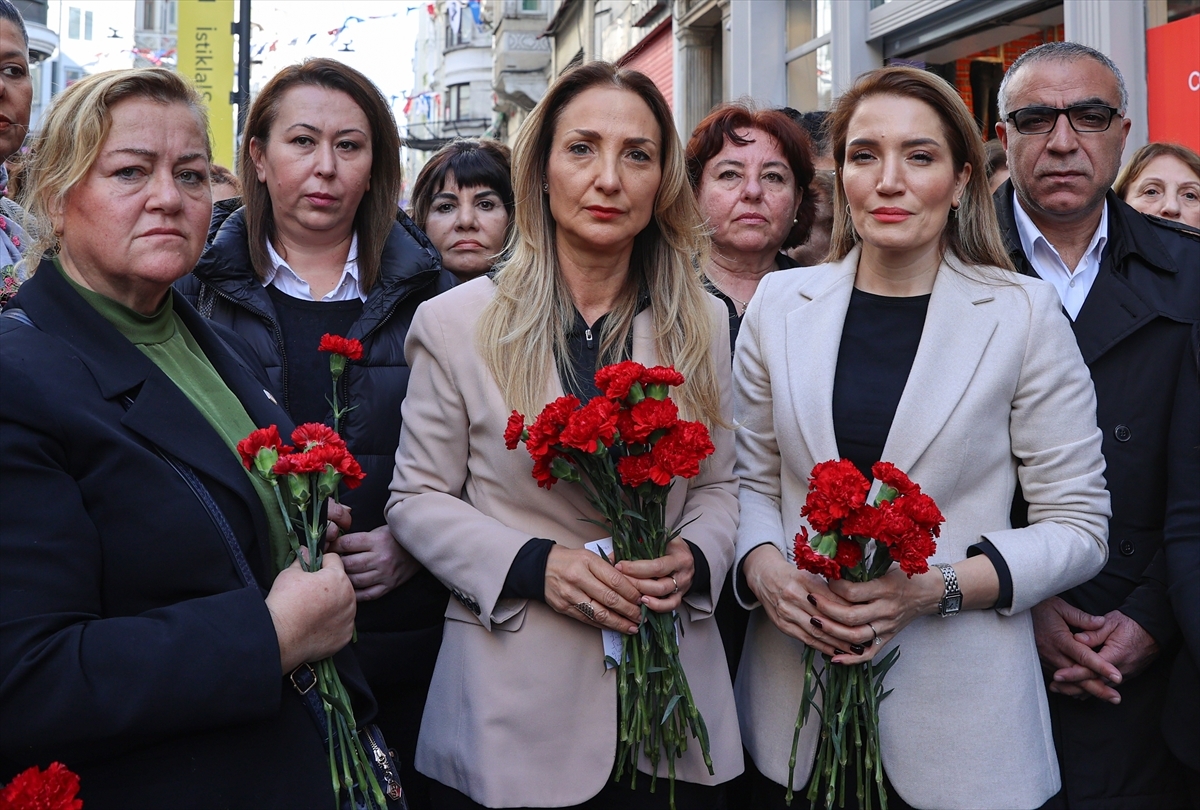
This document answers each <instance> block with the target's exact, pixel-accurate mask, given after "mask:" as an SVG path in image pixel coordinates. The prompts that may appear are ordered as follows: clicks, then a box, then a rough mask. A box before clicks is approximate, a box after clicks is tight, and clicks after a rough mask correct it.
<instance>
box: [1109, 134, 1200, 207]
mask: <svg viewBox="0 0 1200 810" xmlns="http://www.w3.org/2000/svg"><path fill="white" fill-rule="evenodd" d="M1163 155H1170V156H1171V157H1173V158H1178V159H1179V160H1180V161H1181V162H1182V163H1183V164H1184V165H1185V166H1187V167H1188V168H1189V169H1191V170H1192V174H1194V175H1196V178H1197V179H1200V155H1197V154H1196V153H1195V152H1193V151H1192V150H1191V149H1188V148H1187V147H1186V146H1183V145H1181V144H1177V143H1148V144H1146V145H1145V146H1143V147H1141V148H1140V149H1138V150H1137V151H1136V152H1134V153H1133V157H1131V158H1130V159H1129V162H1128V163H1126V164H1125V168H1123V169H1121V173H1120V174H1118V175H1117V182H1115V183H1113V191H1114V192H1115V193H1116V195H1117V196H1118V197H1120V198H1121V199H1122V200H1124V201H1125V202H1129V198H1128V197H1127V196H1126V195H1128V194H1129V192H1131V191H1133V184H1134V183H1135V182H1137V179H1138V178H1139V177H1141V176H1142V172H1144V171H1145V170H1146V166H1147V165H1148V164H1149V163H1150V161H1152V160H1154V159H1155V158H1157V157H1162V156H1163Z"/></svg>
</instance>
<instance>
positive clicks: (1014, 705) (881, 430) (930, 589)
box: [734, 68, 1109, 810]
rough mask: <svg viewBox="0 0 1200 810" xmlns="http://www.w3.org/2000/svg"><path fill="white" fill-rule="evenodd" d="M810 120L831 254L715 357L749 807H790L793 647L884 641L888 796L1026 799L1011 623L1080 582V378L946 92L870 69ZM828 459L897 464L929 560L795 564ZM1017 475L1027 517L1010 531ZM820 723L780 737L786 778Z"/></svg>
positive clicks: (993, 802) (1032, 667)
mask: <svg viewBox="0 0 1200 810" xmlns="http://www.w3.org/2000/svg"><path fill="white" fill-rule="evenodd" d="M829 132H830V137H831V139H832V140H833V143H834V158H835V160H836V162H837V176H836V181H837V182H836V188H835V191H836V196H835V200H836V202H835V205H834V230H833V238H832V244H831V248H830V259H831V261H830V263H828V264H824V265H820V266H818V267H813V268H798V269H794V270H785V271H780V272H778V273H770V274H768V275H767V276H765V277H764V279H763V281H762V282H761V284H760V289H759V292H758V294H757V295H756V296H755V298H754V300H753V301H752V302H751V304H750V308H749V310H748V311H747V313H746V318H745V321H744V323H743V327H742V334H741V338H740V339H739V341H738V348H737V353H736V356H735V358H734V381H735V382H734V397H735V399H734V402H735V413H736V416H737V420H738V426H739V430H738V473H739V476H740V480H741V490H740V501H741V525H740V526H739V529H738V550H737V561H738V563H737V565H738V568H737V569H736V570H737V571H738V576H737V577H736V578H735V588H736V593H737V595H738V597H739V599H740V600H741V601H742V603H743V605H744V606H745V607H747V608H749V609H751V610H752V615H751V618H750V626H749V629H748V631H747V637H746V648H745V652H744V653H743V655H742V665H741V669H740V671H739V672H738V679H737V695H738V708H739V718H740V720H741V723H742V734H743V737H744V739H745V740H746V747H747V750H748V751H749V752H750V756H751V758H752V759H753V764H754V766H755V771H754V772H752V781H753V783H754V788H755V799H754V805H753V806H754V807H756V808H774V807H782V806H783V804H784V794H785V790H786V784H787V782H788V779H789V774H790V770H789V762H788V760H789V752H790V751H791V750H792V740H793V734H794V733H795V727H794V721H795V718H796V713H797V710H798V709H799V707H800V701H801V693H802V689H803V682H804V675H803V673H804V663H803V662H804V655H805V650H806V647H811V648H814V649H815V650H817V651H819V652H821V653H822V654H824V655H825V656H827V657H828V659H829V660H830V661H831V662H832V663H830V664H829V665H828V666H832V667H837V666H858V665H860V664H863V663H865V662H867V661H870V660H871V659H872V658H875V657H876V656H882V655H886V654H887V653H888V652H889V651H890V650H892V649H893V647H895V646H896V645H899V647H900V656H899V658H898V660H897V662H896V663H895V665H894V666H893V667H892V669H891V670H890V671H888V673H887V677H886V680H885V682H884V688H885V689H888V690H891V694H890V695H888V696H887V698H886V700H883V701H882V703H881V704H880V709H879V723H880V754H881V759H882V764H883V785H882V789H883V790H884V791H885V792H886V794H887V806H888V807H889V808H892V810H897V808H899V809H900V810H903V808H906V807H918V808H943V809H944V808H967V807H1006V808H1034V807H1039V806H1040V805H1041V804H1042V803H1043V802H1045V801H1046V800H1047V799H1048V798H1049V797H1050V796H1052V795H1053V794H1054V793H1055V792H1056V791H1057V790H1058V785H1059V774H1058V768H1057V764H1056V760H1055V757H1054V750H1053V743H1052V737H1051V731H1050V718H1049V713H1048V709H1047V703H1046V694H1045V687H1044V685H1043V679H1042V672H1041V668H1040V666H1039V663H1038V656H1037V650H1036V647H1035V644H1034V637H1033V621H1032V619H1031V615H1030V610H1029V609H1030V608H1031V607H1032V606H1033V605H1036V604H1037V603H1038V602H1039V601H1040V600H1042V599H1044V598H1046V597H1048V596H1050V595H1053V594H1056V593H1059V592H1061V591H1063V590H1065V589H1066V588H1069V587H1071V586H1073V585H1076V584H1078V583H1080V582H1083V581H1086V580H1087V579H1089V578H1090V577H1091V576H1093V575H1094V574H1095V573H1096V572H1097V571H1099V570H1100V567H1101V566H1102V565H1103V564H1104V561H1105V558H1106V554H1107V548H1108V547H1107V543H1106V539H1107V518H1108V514H1109V505H1108V494H1107V492H1106V491H1105V489H1104V477H1103V470H1104V460H1103V458H1102V457H1101V454H1100V440H1101V436H1100V431H1099V429H1098V428H1097V427H1096V399H1095V394H1094V391H1093V388H1092V383H1091V378H1090V376H1089V374H1088V370H1087V367H1086V366H1085V365H1084V363H1083V359H1082V357H1081V356H1080V354H1079V349H1078V348H1077V347H1076V343H1075V339H1074V337H1073V336H1072V333H1071V329H1070V326H1069V325H1068V323H1067V321H1066V319H1065V318H1063V317H1062V313H1061V312H1060V305H1059V302H1058V296H1057V293H1056V292H1055V290H1054V288H1053V287H1051V286H1050V285H1049V284H1047V283H1045V282H1043V281H1040V280H1038V279H1031V278H1028V277H1024V276H1020V275H1017V274H1016V273H1015V272H1013V270H1012V268H1011V266H1010V265H1009V261H1008V258H1007V256H1006V254H1005V250H1004V247H1003V244H1002V242H1001V239H1000V233H999V229H998V227H997V224H996V214H995V211H994V209H993V206H992V201H991V199H990V197H989V195H988V186H987V178H986V176H985V173H984V172H983V171H982V167H983V161H984V151H983V143H982V141H981V140H980V138H979V134H978V131H977V130H976V128H975V124H974V122H973V120H972V118H971V115H970V113H969V112H968V110H967V108H966V106H965V105H964V104H963V102H962V100H961V99H960V98H959V97H958V95H957V93H955V91H954V89H953V88H952V87H950V86H949V85H948V84H946V82H945V81H943V80H942V79H940V78H938V77H936V76H934V75H933V74H931V73H927V72H925V71H921V70H916V69H912V68H883V69H880V70H875V71H871V72H870V73H867V74H864V75H863V76H862V77H860V78H859V80H858V82H857V83H856V84H855V85H854V87H853V88H851V89H850V90H849V91H848V92H847V93H846V94H845V95H843V96H842V97H841V99H839V101H838V103H837V106H836V108H835V109H834V110H833V112H832V114H831V116H830V121H829ZM843 457H844V458H847V459H849V460H850V461H851V462H853V463H854V465H855V466H856V467H858V469H859V470H860V471H861V472H862V473H863V474H864V475H865V476H866V477H867V478H868V480H869V479H870V477H871V468H872V466H873V465H874V464H875V463H876V462H879V461H888V462H891V463H893V464H895V465H896V466H897V467H899V468H900V469H901V470H903V471H905V472H907V473H908V474H909V475H910V476H911V478H912V480H913V481H915V482H916V483H917V484H919V485H920V486H921V488H922V489H923V490H924V491H925V492H926V493H928V494H929V495H930V496H932V497H933V498H934V500H935V501H936V503H937V505H938V507H939V508H940V509H941V512H942V513H943V514H944V516H945V523H944V524H943V525H942V529H941V536H940V537H939V538H938V540H937V550H936V552H935V553H934V555H933V556H932V558H931V559H930V568H929V570H928V572H926V573H923V574H916V575H914V576H912V577H911V578H910V577H908V576H906V575H905V574H904V572H902V571H901V570H900V569H899V568H898V567H897V566H896V565H895V564H893V566H892V568H891V569H890V570H889V571H887V573H886V574H884V575H883V576H882V577H880V578H878V579H874V580H871V581H869V582H848V581H845V580H835V581H832V582H826V581H825V580H824V579H822V578H821V577H819V576H816V575H814V574H809V573H806V572H802V571H799V570H797V567H796V565H795V563H794V561H793V559H792V557H791V556H790V554H789V549H790V548H792V547H793V544H794V542H795V541H794V538H796V536H797V535H798V533H800V532H801V530H802V529H804V530H809V529H810V528H811V527H810V526H808V524H807V523H806V522H805V521H804V520H803V519H802V518H801V515H800V509H801V506H802V505H803V504H804V503H805V499H806V496H807V494H808V484H807V481H808V479H809V476H810V475H811V473H812V471H813V467H814V466H815V465H817V464H819V463H821V462H824V461H828V460H831V459H837V458H843ZM1018 481H1019V482H1020V485H1021V488H1022V491H1023V493H1024V495H1025V498H1026V500H1027V501H1028V502H1029V503H1030V511H1029V517H1030V525H1029V526H1028V527H1027V528H1023V529H1013V528H1012V525H1011V523H1010V519H1009V513H1010V508H1011V506H1012V501H1013V494H1014V491H1015V489H1016V486H1017V483H1018ZM760 608H761V609H760ZM820 726H821V723H820V722H819V721H811V720H810V722H809V723H808V724H807V725H806V726H805V727H804V728H803V729H801V730H800V742H799V748H798V757H797V759H796V762H795V785H794V786H795V788H796V789H797V790H801V789H803V787H804V784H805V782H807V781H808V780H809V776H810V772H811V770H812V763H813V757H814V754H815V751H816V746H817V742H818V740H817V737H818V734H819V729H820ZM981 763H982V764H981ZM853 770H854V769H853V768H852V767H851V768H849V769H848V771H849V772H848V774H847V778H848V779H850V780H851V784H849V785H847V786H846V790H845V795H846V797H847V798H848V799H850V804H849V805H848V806H851V807H853V806H861V804H858V805H856V803H855V802H854V800H853V797H854V795H855V790H854V787H855V786H854V784H853V782H854V779H855V777H856V775H855V774H854V772H853ZM867 779H868V780H869V782H870V783H871V784H866V785H860V786H859V787H861V788H862V789H863V790H864V791H870V792H871V793H874V791H875V785H874V781H875V780H874V778H872V777H867ZM859 801H860V802H861V799H860V800H859Z"/></svg>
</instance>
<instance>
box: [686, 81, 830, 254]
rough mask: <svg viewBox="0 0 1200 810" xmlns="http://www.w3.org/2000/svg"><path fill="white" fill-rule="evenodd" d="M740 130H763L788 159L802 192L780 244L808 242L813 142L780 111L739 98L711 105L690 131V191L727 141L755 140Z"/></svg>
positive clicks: (814, 212) (813, 202) (814, 209)
mask: <svg viewBox="0 0 1200 810" xmlns="http://www.w3.org/2000/svg"><path fill="white" fill-rule="evenodd" d="M739 129H757V130H759V131H761V132H765V133H767V134H768V135H770V136H771V137H772V138H774V139H775V142H776V143H778V144H779V148H780V149H782V150H783V156H784V157H785V158H787V162H788V165H789V166H790V167H791V169H792V175H793V176H795V178H796V189H797V190H798V191H800V192H801V194H802V198H801V200H800V208H799V210H798V211H797V212H796V222H795V224H794V225H792V229H791V231H789V232H788V235H787V238H786V239H784V240H783V247H784V248H785V249H786V248H793V247H796V246H797V245H803V244H804V243H805V242H806V241H808V234H809V231H811V230H812V224H813V219H815V218H816V215H817V203H816V200H815V199H814V197H813V195H812V194H811V193H810V191H809V186H810V185H811V184H812V180H813V151H812V141H811V140H810V139H809V137H808V133H806V132H805V131H804V130H803V129H801V128H800V127H799V125H797V124H796V123H795V122H794V121H793V120H792V119H791V117H790V116H788V115H787V114H786V113H784V112H781V111H780V110H757V109H754V108H753V107H750V106H749V105H747V104H744V103H742V102H739V101H731V102H726V103H725V104H718V105H717V106H716V107H714V108H713V110H712V112H710V113H709V114H708V115H707V116H705V118H704V120H703V121H701V122H700V123H699V125H698V126H697V127H696V129H695V130H694V131H693V132H692V138H691V140H689V141H688V145H687V151H686V152H685V153H684V159H685V160H686V161H687V173H688V181H689V182H690V183H691V184H692V191H693V192H694V191H696V190H697V189H699V188H700V175H702V174H703V173H704V167H705V166H706V165H707V164H708V162H709V161H710V160H712V159H713V158H714V157H716V156H717V153H719V152H720V151H721V150H722V149H724V148H725V144H726V143H732V144H736V145H738V146H745V145H746V144H748V143H753V142H754V139H753V138H743V137H742V136H740V135H738V133H737V131H738V130H739Z"/></svg>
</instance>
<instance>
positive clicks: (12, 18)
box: [0, 0, 29, 50]
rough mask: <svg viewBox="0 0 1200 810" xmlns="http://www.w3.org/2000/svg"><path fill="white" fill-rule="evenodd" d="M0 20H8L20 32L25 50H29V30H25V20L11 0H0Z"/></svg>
mask: <svg viewBox="0 0 1200 810" xmlns="http://www.w3.org/2000/svg"><path fill="white" fill-rule="evenodd" d="M0 20H8V21H9V22H10V23H12V24H13V25H15V26H16V27H17V30H18V31H20V32H21V39H22V40H24V41H25V50H29V32H28V31H26V30H25V20H24V19H23V18H22V17H21V12H20V11H18V10H17V7H16V6H14V5H13V4H12V0H0Z"/></svg>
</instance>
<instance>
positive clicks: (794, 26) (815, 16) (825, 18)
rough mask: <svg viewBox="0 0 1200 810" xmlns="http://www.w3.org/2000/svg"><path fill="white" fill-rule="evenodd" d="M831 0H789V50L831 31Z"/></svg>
mask: <svg viewBox="0 0 1200 810" xmlns="http://www.w3.org/2000/svg"><path fill="white" fill-rule="evenodd" d="M832 16H833V10H832V3H831V0H787V43H788V50H791V49H792V48H797V47H799V46H801V45H803V44H804V43H806V42H808V41H810V40H813V39H817V38H819V37H822V36H824V35H825V34H828V33H829V29H830V21H831V18H832Z"/></svg>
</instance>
